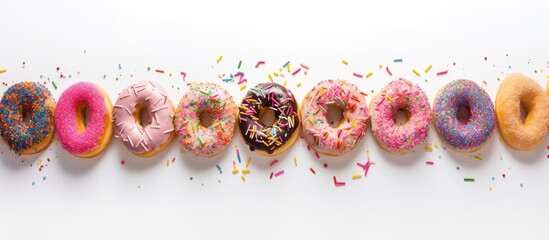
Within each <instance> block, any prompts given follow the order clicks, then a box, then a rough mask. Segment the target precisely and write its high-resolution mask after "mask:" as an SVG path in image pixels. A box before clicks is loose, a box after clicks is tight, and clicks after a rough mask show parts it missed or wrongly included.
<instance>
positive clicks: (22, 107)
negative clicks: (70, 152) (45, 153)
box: [0, 82, 55, 154]
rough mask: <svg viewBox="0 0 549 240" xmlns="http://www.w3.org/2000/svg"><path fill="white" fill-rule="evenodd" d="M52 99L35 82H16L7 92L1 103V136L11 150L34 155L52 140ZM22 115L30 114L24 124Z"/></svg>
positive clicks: (42, 87) (46, 91) (53, 103)
mask: <svg viewBox="0 0 549 240" xmlns="http://www.w3.org/2000/svg"><path fill="white" fill-rule="evenodd" d="M54 111H55V100H54V99H53V97H52V95H51V93H50V91H48V89H46V87H44V86H43V85H41V84H39V83H35V82H21V83H17V84H15V85H13V86H11V87H9V88H8V90H6V92H5V93H4V96H3V97H2V101H1V102H0V135H2V139H4V142H6V144H7V145H8V146H9V148H10V149H11V150H13V151H14V152H16V153H18V154H33V153H37V152H40V151H42V150H44V149H46V148H47V147H48V146H49V145H50V143H51V142H52V140H53V135H54V134H53V133H54V131H55V124H54V119H53V116H54V115H53V113H54ZM24 112H30V114H31V116H30V119H29V121H28V122H27V123H25V122H24V121H23V120H24V116H23V114H24Z"/></svg>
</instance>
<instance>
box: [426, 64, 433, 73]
mask: <svg viewBox="0 0 549 240" xmlns="http://www.w3.org/2000/svg"><path fill="white" fill-rule="evenodd" d="M432 67H433V64H429V66H427V68H425V71H424V72H425V73H427V72H429V70H431V68H432Z"/></svg>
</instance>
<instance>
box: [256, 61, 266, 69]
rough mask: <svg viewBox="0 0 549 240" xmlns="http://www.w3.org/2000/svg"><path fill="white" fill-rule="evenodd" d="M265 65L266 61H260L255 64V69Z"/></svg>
mask: <svg viewBox="0 0 549 240" xmlns="http://www.w3.org/2000/svg"><path fill="white" fill-rule="evenodd" d="M263 64H265V61H259V62H257V63H256V64H255V68H258V67H259V66H260V65H263Z"/></svg>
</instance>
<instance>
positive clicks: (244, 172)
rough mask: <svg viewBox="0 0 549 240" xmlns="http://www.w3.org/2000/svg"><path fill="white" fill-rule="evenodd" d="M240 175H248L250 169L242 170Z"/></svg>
mask: <svg viewBox="0 0 549 240" xmlns="http://www.w3.org/2000/svg"><path fill="white" fill-rule="evenodd" d="M242 174H250V169H244V170H242Z"/></svg>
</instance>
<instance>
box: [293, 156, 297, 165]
mask: <svg viewBox="0 0 549 240" xmlns="http://www.w3.org/2000/svg"><path fill="white" fill-rule="evenodd" d="M294 165H295V166H296V167H297V158H296V157H294Z"/></svg>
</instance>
